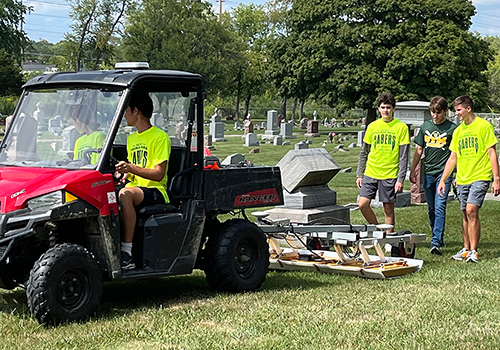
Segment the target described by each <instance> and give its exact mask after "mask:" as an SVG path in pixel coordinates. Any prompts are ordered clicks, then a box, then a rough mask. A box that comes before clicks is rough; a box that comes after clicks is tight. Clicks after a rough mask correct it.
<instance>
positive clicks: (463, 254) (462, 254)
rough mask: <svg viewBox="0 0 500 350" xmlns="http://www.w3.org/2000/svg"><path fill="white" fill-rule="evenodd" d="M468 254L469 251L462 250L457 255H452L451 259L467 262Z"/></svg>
mask: <svg viewBox="0 0 500 350" xmlns="http://www.w3.org/2000/svg"><path fill="white" fill-rule="evenodd" d="M468 254H469V251H468V250H467V249H465V248H462V249H460V250H459V251H458V252H457V254H455V255H452V256H451V258H452V259H455V260H465V259H466V258H467V255H468Z"/></svg>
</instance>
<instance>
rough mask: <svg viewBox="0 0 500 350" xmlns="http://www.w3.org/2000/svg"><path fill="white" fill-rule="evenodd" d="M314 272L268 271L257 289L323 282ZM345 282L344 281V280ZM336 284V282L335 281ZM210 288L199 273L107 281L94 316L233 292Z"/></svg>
mask: <svg viewBox="0 0 500 350" xmlns="http://www.w3.org/2000/svg"><path fill="white" fill-rule="evenodd" d="M316 275H318V274H316V273H312V274H311V273H304V272H299V273H297V272H270V273H269V274H268V275H267V277H266V281H265V282H264V284H263V285H262V287H261V288H260V289H259V290H258V291H255V292H248V293H259V292H268V291H274V290H304V289H314V288H317V287H320V286H323V285H324V284H325V282H323V281H321V279H318V278H315V276H316ZM346 283H347V282H346ZM336 284H337V285H338V283H336ZM237 294H238V293H225V292H219V291H216V290H213V289H211V288H210V286H209V285H208V284H207V282H206V280H205V276H204V275H203V273H200V272H195V273H194V274H192V275H185V276H172V277H164V278H155V279H144V280H134V281H119V282H113V283H107V284H105V286H104V295H103V299H102V303H101V307H100V308H99V311H98V314H97V318H98V319H112V318H115V317H122V316H126V315H128V314H130V313H132V312H134V311H136V310H138V309H144V308H152V309H157V308H162V309H168V308H175V307H179V306H182V305H186V304H190V303H192V302H193V301H202V300H209V299H212V298H218V297H220V296H227V295H237Z"/></svg>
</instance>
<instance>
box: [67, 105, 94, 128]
mask: <svg viewBox="0 0 500 350" xmlns="http://www.w3.org/2000/svg"><path fill="white" fill-rule="evenodd" d="M71 118H73V119H78V120H79V121H80V122H82V123H83V124H86V125H89V124H90V123H93V122H95V120H94V119H95V118H93V115H92V111H91V110H90V107H89V106H87V105H83V104H82V105H76V106H74V107H73V109H72V111H71Z"/></svg>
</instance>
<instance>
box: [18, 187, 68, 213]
mask: <svg viewBox="0 0 500 350" xmlns="http://www.w3.org/2000/svg"><path fill="white" fill-rule="evenodd" d="M76 199H77V198H76V197H75V196H73V195H72V194H71V193H68V192H66V191H54V192H51V193H47V194H44V195H43V196H40V197H36V198H32V199H30V200H29V201H28V202H27V203H26V204H27V206H28V208H29V209H31V211H44V210H49V209H52V208H55V207H59V206H61V205H63V204H64V203H67V202H72V201H74V200H76Z"/></svg>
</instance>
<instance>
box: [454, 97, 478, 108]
mask: <svg viewBox="0 0 500 350" xmlns="http://www.w3.org/2000/svg"><path fill="white" fill-rule="evenodd" d="M458 105H462V106H464V107H470V109H471V110H472V111H474V102H473V101H472V98H470V97H469V96H458V97H457V98H456V99H455V101H453V107H455V106H458Z"/></svg>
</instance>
